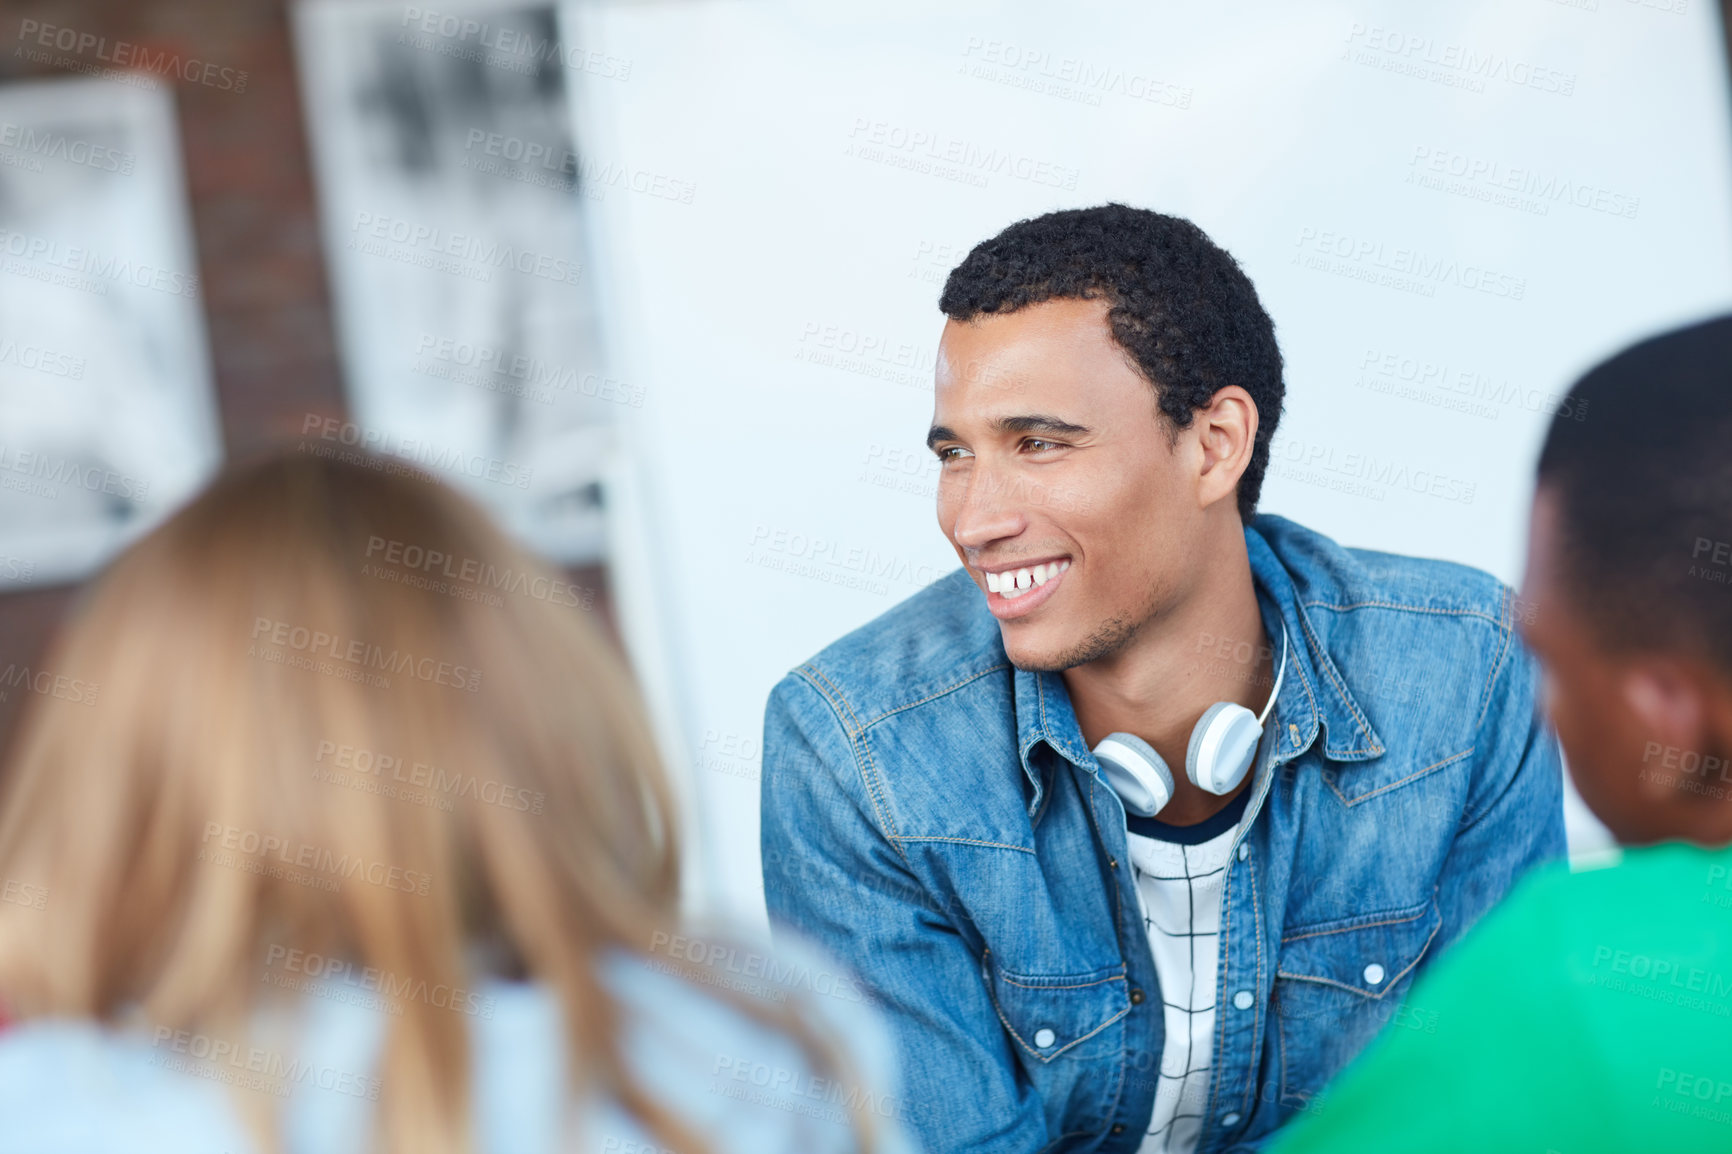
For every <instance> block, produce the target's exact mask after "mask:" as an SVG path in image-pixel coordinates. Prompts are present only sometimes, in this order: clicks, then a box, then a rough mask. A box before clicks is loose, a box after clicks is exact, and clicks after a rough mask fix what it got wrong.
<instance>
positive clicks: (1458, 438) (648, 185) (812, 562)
mask: <svg viewBox="0 0 1732 1154" xmlns="http://www.w3.org/2000/svg"><path fill="white" fill-rule="evenodd" d="M563 15H564V18H565V22H566V23H565V28H566V34H567V36H568V38H570V39H571V40H572V41H574V42H579V43H581V44H583V45H584V46H585V48H586V49H588V50H593V51H595V52H597V53H599V54H602V56H603V58H606V59H611V60H625V61H628V62H629V79H627V80H626V81H624V82H621V81H620V79H619V77H618V75H617V70H616V71H615V72H613V73H611V74H608V75H600V74H596V75H591V74H587V73H583V72H581V71H580V73H579V75H578V76H577V78H576V83H575V84H574V85H573V89H574V101H575V106H576V113H575V115H576V119H577V123H578V135H579V139H580V140H583V141H586V142H588V146H589V147H590V148H591V149H592V151H593V152H594V153H596V154H597V155H599V156H600V157H601V158H602V159H603V160H604V161H606V162H609V163H615V164H617V165H618V166H619V169H620V170H621V171H622V172H625V173H627V174H630V175H628V177H627V178H624V179H622V180H621V182H620V183H619V185H618V188H617V192H613V191H610V193H609V195H608V197H607V199H605V200H602V201H600V202H598V203H596V204H594V205H593V206H591V207H592V208H593V209H594V211H593V212H592V213H591V220H590V228H591V229H592V231H593V235H592V237H591V238H590V245H591V248H592V251H594V252H595V253H596V254H597V260H598V275H599V276H600V277H601V278H602V279H601V282H600V283H601V289H600V293H601V296H602V298H603V303H602V306H601V307H602V313H603V322H604V332H605V333H606V338H605V339H606V342H607V344H608V346H609V348H608V353H607V356H608V358H609V361H610V364H611V366H612V367H611V368H610V372H613V373H615V374H616V375H619V376H621V377H622V378H624V379H629V380H632V381H635V382H637V383H639V384H640V385H641V387H642V388H643V389H644V390H645V394H646V403H645V404H644V406H643V407H642V408H641V409H639V410H633V411H630V412H626V413H622V414H621V416H622V417H623V418H624V420H625V423H626V428H625V430H624V437H625V446H626V450H627V453H626V461H627V467H628V468H629V469H630V470H631V471H632V478H631V481H630V485H629V490H630V493H631V497H630V500H629V502H626V503H624V504H623V505H622V504H616V506H615V508H614V510H613V512H614V517H615V521H616V525H615V527H614V532H615V533H617V534H622V535H625V536H627V537H629V538H631V548H629V549H620V550H616V554H618V555H619V556H621V558H622V567H621V569H620V570H619V571H617V572H616V582H617V584H618V585H619V586H620V587H621V588H622V590H623V591H624V602H625V611H626V615H627V622H626V632H627V635H628V640H630V642H631V644H633V646H634V648H635V650H636V652H637V654H638V660H639V663H640V668H641V669H644V670H649V671H651V675H650V677H649V682H650V685H649V688H650V692H651V695H652V699H653V702H654V705H655V707H656V709H657V710H658V712H659V714H660V716H661V718H662V719H663V722H664V725H665V727H666V729H667V731H668V732H670V733H675V734H677V735H678V736H677V739H676V741H675V745H676V748H675V750H674V753H673V756H674V758H675V761H676V763H677V766H678V768H679V769H680V770H681V771H682V773H683V774H684V775H685V776H686V779H687V785H688V788H689V790H690V792H691V795H692V796H693V798H694V799H695V801H694V808H695V816H696V819H697V820H696V821H695V823H693V830H692V836H693V838H694V839H695V843H694V845H693V847H692V850H691V859H690V860H691V862H692V865H691V868H690V870H689V874H688V881H689V882H690V887H691V891H692V892H691V897H692V898H693V899H694V900H695V902H696V903H697V904H699V905H707V906H711V907H720V908H723V909H726V910H728V911H731V912H733V913H734V914H736V915H737V916H743V917H746V918H748V919H761V918H762V917H763V905H762V896H761V888H760V876H759V870H758V848H757V838H758V818H757V812H758V781H757V773H758V760H757V758H758V753H759V750H758V742H759V738H760V736H761V727H762V717H763V706H764V701H765V697H766V695H767V693H768V692H769V690H770V688H771V687H772V686H773V685H774V684H775V682H776V681H777V680H778V679H780V678H781V677H782V675H783V674H784V673H785V672H786V671H787V670H788V669H790V668H791V667H792V666H794V665H796V664H797V663H799V662H800V661H802V660H804V659H805V658H807V657H808V656H810V655H811V654H812V653H814V652H815V651H817V650H818V649H820V648H821V647H823V646H824V645H826V644H828V643H829V642H830V641H832V640H834V639H835V638H837V637H839V636H841V635H842V634H843V633H845V632H847V631H848V630H851V629H853V628H855V627H857V626H859V625H861V624H864V623H865V622H867V621H869V620H871V619H872V618H873V617H875V616H877V615H878V614H880V613H882V612H883V611H885V610H886V609H888V608H890V607H891V606H892V605H894V604H895V603H896V602H898V601H900V600H901V599H903V598H904V597H907V596H909V595H910V594H912V593H914V592H916V591H917V590H918V589H919V588H920V587H922V586H923V585H924V584H925V583H926V582H928V581H930V580H932V579H934V578H935V577H937V576H939V575H941V574H943V573H945V572H948V571H949V570H950V569H952V568H954V566H955V561H954V557H953V554H952V553H951V552H950V550H949V548H948V546H947V544H946V542H945V540H944V538H943V536H942V534H941V533H940V531H939V529H938V527H937V524H936V520H935V515H934V508H933V488H934V483H935V476H936V474H935V467H934V466H933V465H931V464H929V463H928V462H929V458H928V456H927V455H926V454H925V451H924V449H923V448H922V447H921V442H922V440H923V438H924V435H925V431H926V428H927V425H928V423H929V421H930V419H931V409H932V362H933V358H934V355H935V353H936V347H937V341H938V335H939V330H940V328H941V327H942V320H943V318H942V317H941V315H940V314H939V313H938V311H937V306H936V301H937V296H938V292H939V288H940V286H941V284H942V282H943V279H944V276H945V274H946V273H947V272H948V271H949V269H950V268H951V267H953V266H954V265H955V264H956V263H957V262H958V261H959V260H960V259H961V258H962V256H963V255H964V254H965V253H966V252H967V250H968V248H969V247H970V246H971V245H973V244H974V243H976V242H978V241H980V240H982V239H984V238H986V237H988V236H990V235H992V234H994V233H996V232H997V231H999V230H1000V229H1001V228H1003V227H1004V226H1005V225H1007V224H1009V223H1010V222H1012V221H1013V220H1017V219H1020V218H1023V217H1027V216H1030V215H1034V214H1038V213H1041V212H1045V211H1048V210H1051V209H1054V208H1063V207H1074V206H1080V205H1088V204H1097V203H1100V202H1103V201H1108V200H1122V201H1125V202H1128V203H1131V204H1135V205H1140V206H1145V207H1149V208H1154V209H1158V210H1160V211H1163V212H1169V213H1175V214H1178V215H1181V216H1186V217H1189V218H1191V219H1192V220H1194V221H1196V222H1197V223H1198V224H1199V225H1201V226H1202V227H1203V228H1204V229H1205V230H1206V231H1207V232H1208V233H1209V234H1210V235H1211V236H1212V237H1213V238H1214V239H1215V240H1216V241H1217V242H1218V243H1220V244H1221V245H1223V246H1224V247H1225V248H1227V249H1228V250H1229V251H1230V252H1232V253H1233V254H1234V255H1235V256H1236V257H1237V258H1238V259H1239V261H1240V262H1241V264H1242V265H1243V266H1244V268H1245V269H1246V271H1247V272H1248V273H1249V275H1250V276H1251V278H1252V280H1253V281H1254V282H1255V284H1256V286H1257V289H1258V292H1259V294H1260V295H1261V297H1262V300H1263V302H1264V304H1265V306H1266V307H1267V308H1268V310H1269V312H1270V314H1271V315H1272V316H1273V317H1274V320H1275V324H1276V330H1277V335H1278V336H1279V338H1280V342H1281V348H1282V351H1283V353H1284V355H1285V358H1286V363H1287V385H1288V394H1287V405H1286V411H1285V415H1284V416H1283V418H1282V421H1281V427H1280V431H1279V433H1278V435H1277V439H1276V442H1275V445H1274V451H1273V461H1272V464H1271V468H1270V475H1269V478H1268V481H1267V484H1266V486H1265V489H1264V494H1263V499H1262V502H1261V507H1262V509H1264V510H1265V511H1269V512H1277V513H1281V514H1284V515H1286V516H1289V517H1292V518H1294V519H1296V520H1298V521H1301V522H1303V523H1305V524H1307V525H1310V526H1312V527H1314V528H1316V529H1318V530H1320V531H1322V532H1324V533H1327V534H1330V535H1332V536H1334V537H1335V538H1336V539H1338V540H1339V541H1341V542H1342V543H1344V544H1348V545H1355V546H1366V547H1373V548H1379V549H1388V550H1394V551H1398V552H1404V553H1412V554H1418V555H1423V556H1431V557H1442V558H1449V559H1452V560H1457V561H1462V562H1466V563H1468V564H1472V565H1477V566H1480V567H1482V568H1484V569H1487V570H1489V571H1491V572H1492V573H1494V574H1496V575H1497V576H1499V577H1500V578H1502V579H1504V580H1505V581H1508V582H1511V583H1515V582H1516V581H1518V580H1519V578H1520V575H1521V565H1522V553H1523V548H1524V535H1525V525H1526V518H1527V507H1528V500H1529V496H1530V493H1531V485H1532V471H1533V464H1534V459H1535V456H1536V454H1537V451H1538V447H1539V441H1540V438H1541V436H1542V434H1543V431H1544V428H1545V423H1546V421H1547V419H1548V413H1549V409H1550V407H1551V406H1552V405H1553V404H1555V401H1556V398H1557V397H1558V396H1560V395H1561V394H1562V393H1563V392H1564V391H1565V390H1566V389H1567V388H1568V386H1569V384H1570V383H1571V381H1572V380H1573V379H1574V378H1575V376H1576V375H1577V374H1579V373H1580V372H1581V371H1582V370H1583V369H1585V368H1586V367H1588V366H1589V365H1590V364H1591V363H1593V362H1594V361H1595V360H1597V359H1599V358H1601V357H1603V356H1604V355H1606V354H1607V353H1609V352H1611V351H1613V350H1614V349H1616V348H1617V347H1619V346H1620V345H1622V344H1625V343H1627V342H1628V341H1630V340H1631V339H1633V338H1636V337H1638V336H1640V335H1643V334H1647V333H1649V332H1651V331H1654V330H1656V329H1658V328H1660V327H1662V326H1669V325H1673V324H1676V323H1680V322H1683V321H1686V320H1690V319H1694V318H1697V317H1700V316H1702V315H1705V314H1707V313H1710V312H1714V311H1718V310H1723V309H1725V308H1726V307H1727V305H1728V303H1729V302H1732V236H1729V235H1728V232H1729V229H1732V195H1729V193H1732V190H1729V188H1728V174H1729V173H1732V156H1729V155H1728V141H1729V140H1732V132H1729V126H1728V124H1727V104H1728V99H1727V98H1728V94H1727V86H1726V80H1725V64H1724V60H1723V57H1722V49H1721V39H1720V28H1719V24H1718V19H1717V17H1716V15H1715V14H1714V12H1713V11H1712V9H1711V7H1710V6H1709V5H1707V4H1704V3H1702V2H1701V0H1641V2H1637V0H1571V2H1557V0H1520V2H1515V0H1500V2H1499V3H1496V4H1493V3H1490V2H1485V0H1482V2H1473V3H1452V4H1448V5H1445V4H1441V3H1437V4H1430V5H1426V6H1423V7H1421V6H1416V5H1412V4H1400V3H1394V2H1372V0H1363V2H1358V3H1307V4H1303V5H1295V4H1291V3H1278V2H1276V0H1237V2H1230V3H1220V4H1208V5H1176V4H1170V3H1155V4H1147V5H1122V6H1119V5H1115V6H1109V5H1104V4H1088V3H1084V4H1067V5H1063V6H1062V7H1061V6H1055V5H1050V4H1036V3H1028V2H1017V3H994V4H987V3H966V2H965V3H951V4H946V5H943V6H942V7H939V6H933V5H927V4H916V3H908V2H901V0H889V2H883V0H880V2H875V3H872V4H827V5H817V4H796V3H777V2H766V0H758V2H754V3H750V4H746V3H733V2H716V3H701V4H662V5H625V4H621V5H594V6H592V5H586V4H572V5H568V6H567V7H566V8H565V9H564V11H563ZM658 182H659V186H660V187H663V188H669V187H672V188H680V189H685V190H689V192H690V195H688V196H686V197H685V198H684V199H673V198H670V197H667V196H659V195H657V194H656V193H655V191H654V189H655V188H657V187H658ZM640 186H641V187H640ZM627 570H629V571H627ZM1570 825H1571V832H1572V840H1573V842H1574V844H1575V846H1576V848H1578V849H1580V848H1583V847H1584V846H1586V845H1589V844H1591V843H1592V842H1593V841H1594V839H1595V838H1596V836H1598V835H1597V831H1596V830H1595V828H1594V824H1593V823H1592V821H1591V818H1589V817H1587V815H1585V811H1581V810H1580V809H1579V808H1576V809H1574V810H1572V812H1571V814H1570Z"/></svg>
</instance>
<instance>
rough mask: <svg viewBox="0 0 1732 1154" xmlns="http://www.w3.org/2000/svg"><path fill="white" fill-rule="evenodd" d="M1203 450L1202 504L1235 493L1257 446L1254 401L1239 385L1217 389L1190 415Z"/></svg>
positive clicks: (1200, 480)
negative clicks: (1207, 401) (1201, 406)
mask: <svg viewBox="0 0 1732 1154" xmlns="http://www.w3.org/2000/svg"><path fill="white" fill-rule="evenodd" d="M1192 424H1193V427H1194V428H1195V429H1196V431H1197V444H1198V447H1200V448H1201V449H1202V452H1203V464H1202V470H1201V472H1200V473H1199V474H1198V478H1197V479H1198V485H1197V497H1198V501H1199V503H1201V504H1202V505H1204V506H1208V505H1213V504H1214V503H1215V502H1216V501H1219V500H1220V499H1221V498H1223V497H1228V496H1231V495H1232V494H1234V493H1235V492H1237V490H1238V487H1239V478H1240V477H1242V476H1244V474H1245V470H1246V469H1247V468H1249V467H1250V464H1251V452H1252V450H1253V449H1255V448H1256V445H1257V402H1256V401H1253V400H1252V399H1251V394H1250V393H1247V392H1246V391H1245V390H1244V389H1242V388H1240V387H1239V386H1238V385H1228V386H1227V387H1226V388H1224V389H1221V390H1219V391H1217V392H1216V393H1215V395H1214V397H1212V398H1211V399H1210V401H1209V403H1208V404H1207V405H1205V406H1204V407H1203V408H1201V409H1198V410H1197V412H1196V414H1195V415H1194V417H1193V418H1192Z"/></svg>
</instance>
